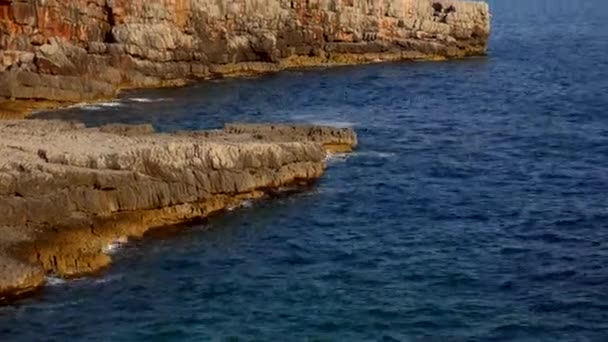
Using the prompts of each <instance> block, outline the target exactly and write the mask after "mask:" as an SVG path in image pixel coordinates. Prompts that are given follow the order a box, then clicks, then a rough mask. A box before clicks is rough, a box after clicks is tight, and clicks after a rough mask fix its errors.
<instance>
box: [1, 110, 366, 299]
mask: <svg viewBox="0 0 608 342" xmlns="http://www.w3.org/2000/svg"><path fill="white" fill-rule="evenodd" d="M356 143H357V138H356V135H355V133H354V132H353V131H352V130H351V129H334V128H329V127H315V126H277V125H272V126H270V125H269V126H263V125H242V124H241V125H228V126H226V127H225V128H224V129H223V130H215V131H201V132H184V133H176V134H156V133H154V132H153V129H152V128H151V127H150V126H125V125H110V126H103V127H100V128H85V127H84V126H83V125H81V124H75V123H70V122H59V121H57V122H55V121H38V120H19V121H11V120H4V121H0V218H1V220H0V302H1V301H2V298H3V297H6V296H7V295H15V294H19V293H23V292H27V291H31V290H32V289H35V288H37V287H38V286H40V285H41V284H43V283H44V280H45V275H47V274H57V275H59V276H62V277H70V276H76V275H80V274H83V273H90V272H95V271H97V270H99V269H101V268H103V267H105V266H106V265H107V264H108V263H109V262H110V257H109V256H108V255H107V254H105V253H104V248H106V247H107V246H108V245H109V244H111V243H112V242H113V241H117V240H118V241H124V239H125V238H127V237H134V236H135V237H138V236H141V235H142V234H143V233H144V232H146V231H147V230H148V229H151V228H155V227H163V226H166V225H170V224H176V223H181V222H185V221H189V220H193V219H200V218H204V217H206V216H208V215H209V214H211V213H213V212H215V211H218V210H221V209H226V208H230V207H235V206H238V205H240V204H241V203H242V202H243V201H244V200H247V199H254V198H259V197H261V196H264V195H266V194H268V193H269V192H274V191H280V190H281V189H282V188H284V187H287V186H294V185H301V184H306V183H308V182H311V181H314V180H316V179H317V178H318V177H320V176H321V175H322V174H323V172H324V170H325V158H326V152H327V151H349V150H351V149H352V148H353V147H354V146H355V145H356Z"/></svg>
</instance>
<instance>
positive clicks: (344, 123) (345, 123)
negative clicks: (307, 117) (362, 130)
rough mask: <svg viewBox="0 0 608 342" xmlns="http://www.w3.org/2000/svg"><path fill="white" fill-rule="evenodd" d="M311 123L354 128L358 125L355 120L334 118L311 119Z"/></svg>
mask: <svg viewBox="0 0 608 342" xmlns="http://www.w3.org/2000/svg"><path fill="white" fill-rule="evenodd" d="M311 124H313V125H320V126H330V127H337V128H352V127H355V126H356V125H357V124H356V123H355V122H350V121H334V120H313V121H311Z"/></svg>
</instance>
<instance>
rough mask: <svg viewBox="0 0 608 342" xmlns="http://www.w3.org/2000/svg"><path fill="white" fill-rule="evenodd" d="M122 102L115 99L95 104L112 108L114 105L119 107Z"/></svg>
mask: <svg viewBox="0 0 608 342" xmlns="http://www.w3.org/2000/svg"><path fill="white" fill-rule="evenodd" d="M122 105H123V104H122V103H120V102H117V101H109V102H100V103H96V104H95V106H98V107H104V108H114V107H120V106H122Z"/></svg>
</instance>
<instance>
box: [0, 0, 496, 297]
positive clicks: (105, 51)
mask: <svg viewBox="0 0 608 342" xmlns="http://www.w3.org/2000/svg"><path fill="white" fill-rule="evenodd" d="M490 17H491V16H490V12H489V8H488V5H487V4H486V3H485V2H470V1H461V0H229V1H215V0H154V1H144V0H134V1H127V0H87V1H84V0H75V1H59V0H44V1H42V0H0V119H15V118H23V117H25V116H27V115H29V114H31V113H32V112H33V111H36V110H46V109H53V108H58V107H63V106H68V105H73V104H76V103H88V102H94V101H99V100H104V99H109V98H113V97H115V96H116V95H117V93H118V92H119V91H120V90H122V89H129V88H149V87H167V86H180V85H184V84H187V83H188V82H191V81H195V80H200V79H210V78H219V77H234V76H240V75H252V74H261V73H270V72H276V71H280V70H284V69H287V68H300V67H318V66H336V65H348V64H362V63H374V62H381V61H403V60H442V59H448V58H461V57H466V56H473V55H484V54H485V53H486V50H487V42H488V37H489V34H490ZM356 144H357V138H356V134H355V132H354V131H353V130H352V129H337V128H331V127H315V126H285V125H245V124H233V125H227V126H226V127H224V129H222V130H212V131H200V132H182V133H174V134H158V133H155V132H154V130H153V129H152V127H151V126H149V125H139V126H128V125H108V126H103V127H98V128H87V127H84V126H83V125H82V124H78V123H71V122H60V121H42V120H27V121H26V120H3V121H0V217H2V221H1V222H0V301H1V300H3V299H6V298H8V297H11V296H19V295H23V294H28V293H30V292H32V291H34V290H36V289H38V288H40V287H41V286H42V285H43V284H44V282H45V279H46V277H47V276H48V275H50V274H52V275H57V276H60V277H74V276H79V275H83V274H90V273H93V272H97V271H99V270H101V269H103V268H104V267H106V266H107V265H108V264H109V263H110V256H108V255H107V254H106V253H104V248H106V247H107V246H108V245H109V244H111V243H113V242H114V241H122V240H124V239H126V238H128V237H133V236H135V237H138V236H142V234H144V233H145V232H146V231H148V230H149V229H153V228H159V227H165V226H167V225H172V224H177V223H181V222H188V221H190V220H196V219H200V218H204V217H207V216H208V215H210V214H212V213H214V212H217V211H220V210H222V209H226V208H231V207H234V206H238V205H239V204H240V203H242V202H243V201H246V200H250V199H255V198H260V197H263V196H265V195H267V194H268V193H270V192H273V191H276V190H277V189H281V188H284V187H289V186H294V185H296V186H297V185H302V184H307V183H310V182H313V181H314V180H316V179H318V178H319V177H321V175H322V174H323V172H324V170H325V166H326V165H325V158H326V155H327V153H328V152H349V151H351V150H352V149H353V148H354V147H355V146H356Z"/></svg>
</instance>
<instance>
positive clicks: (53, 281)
mask: <svg viewBox="0 0 608 342" xmlns="http://www.w3.org/2000/svg"><path fill="white" fill-rule="evenodd" d="M66 282H67V280H65V279H63V278H59V277H54V276H49V277H46V284H47V285H48V286H60V285H63V284H65V283H66Z"/></svg>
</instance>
